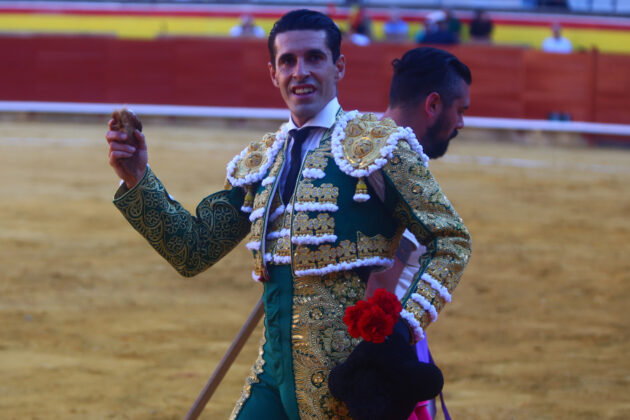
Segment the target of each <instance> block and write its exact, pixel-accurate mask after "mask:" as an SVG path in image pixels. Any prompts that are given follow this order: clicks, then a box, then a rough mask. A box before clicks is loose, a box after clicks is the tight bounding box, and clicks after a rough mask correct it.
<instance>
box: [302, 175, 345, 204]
mask: <svg viewBox="0 0 630 420" xmlns="http://www.w3.org/2000/svg"><path fill="white" fill-rule="evenodd" d="M296 196H297V202H298V203H320V204H324V203H331V204H337V197H339V188H337V187H335V186H334V185H333V184H322V185H320V186H319V187H316V186H314V185H313V184H312V183H310V182H306V181H304V182H301V183H300V185H299V186H298V190H297V193H296Z"/></svg>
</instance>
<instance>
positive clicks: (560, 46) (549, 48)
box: [542, 23, 573, 54]
mask: <svg viewBox="0 0 630 420" xmlns="http://www.w3.org/2000/svg"><path fill="white" fill-rule="evenodd" d="M551 30H552V32H553V35H552V36H550V37H547V38H545V40H544V41H543V43H542V50H543V51H545V52H550V53H558V54H568V53H570V52H572V51H573V45H572V44H571V41H569V40H568V39H567V38H565V37H563V36H562V27H561V26H560V24H559V23H554V24H553V25H552V27H551Z"/></svg>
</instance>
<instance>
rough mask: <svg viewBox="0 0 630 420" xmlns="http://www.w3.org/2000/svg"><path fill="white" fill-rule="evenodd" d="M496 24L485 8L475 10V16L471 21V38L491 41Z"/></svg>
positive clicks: (472, 39)
mask: <svg viewBox="0 0 630 420" xmlns="http://www.w3.org/2000/svg"><path fill="white" fill-rule="evenodd" d="M493 29H494V25H493V24H492V20H490V16H488V14H487V13H486V12H485V11H484V10H479V9H478V10H475V17H474V18H473V20H472V21H471V22H470V30H469V34H470V40H471V41H472V42H477V43H489V42H491V40H492V30H493Z"/></svg>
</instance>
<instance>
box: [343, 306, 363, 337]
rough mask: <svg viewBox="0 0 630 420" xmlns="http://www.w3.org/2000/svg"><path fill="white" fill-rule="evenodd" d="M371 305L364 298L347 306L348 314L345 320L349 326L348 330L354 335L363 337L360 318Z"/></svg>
mask: <svg viewBox="0 0 630 420" xmlns="http://www.w3.org/2000/svg"><path fill="white" fill-rule="evenodd" d="M369 306H370V304H369V303H367V302H366V301H364V300H360V301H358V302H357V303H356V304H355V305H354V306H348V307H347V308H346V315H345V316H344V317H343V322H344V323H345V324H346V325H347V326H348V332H349V333H350V335H351V336H352V337H354V338H359V337H361V330H360V329H359V320H360V319H361V316H362V315H363V313H364V312H365V311H366V310H367V309H368V307H369Z"/></svg>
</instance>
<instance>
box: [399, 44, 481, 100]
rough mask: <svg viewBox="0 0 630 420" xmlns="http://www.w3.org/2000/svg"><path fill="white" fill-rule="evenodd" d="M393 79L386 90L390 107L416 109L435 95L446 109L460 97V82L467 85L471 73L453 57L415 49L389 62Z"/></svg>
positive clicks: (427, 48)
mask: <svg viewBox="0 0 630 420" xmlns="http://www.w3.org/2000/svg"><path fill="white" fill-rule="evenodd" d="M392 66H393V68H394V75H393V76H392V84H391V87H390V90H389V104H390V106H392V107H405V106H415V105H417V104H418V103H420V102H421V101H422V100H424V99H425V98H426V97H427V96H428V95H429V94H430V93H432V92H437V93H438V94H439V95H440V97H441V98H442V101H443V102H444V104H445V105H447V106H448V105H450V104H451V103H452V102H453V101H454V100H455V99H456V98H457V96H458V95H460V94H461V85H462V82H464V83H466V84H467V85H470V84H471V83H472V75H471V73H470V69H469V68H468V66H466V65H465V64H464V63H462V62H461V61H460V60H459V59H458V58H457V57H455V56H454V55H453V54H451V53H449V52H447V51H444V50H440V49H438V48H432V47H421V48H414V49H412V50H409V51H407V52H406V53H405V54H404V55H403V56H402V57H401V58H400V59H398V58H397V59H395V60H394V61H392Z"/></svg>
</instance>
